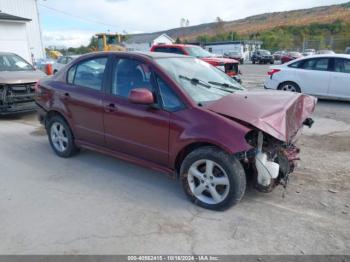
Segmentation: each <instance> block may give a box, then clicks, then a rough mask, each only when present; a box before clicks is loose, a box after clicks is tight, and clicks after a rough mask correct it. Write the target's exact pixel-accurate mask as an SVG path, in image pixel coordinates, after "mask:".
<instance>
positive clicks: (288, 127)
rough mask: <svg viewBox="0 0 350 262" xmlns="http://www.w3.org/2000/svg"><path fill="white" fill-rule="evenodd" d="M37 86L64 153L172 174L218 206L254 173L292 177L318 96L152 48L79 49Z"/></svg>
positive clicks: (269, 184) (276, 179)
mask: <svg viewBox="0 0 350 262" xmlns="http://www.w3.org/2000/svg"><path fill="white" fill-rule="evenodd" d="M36 92H37V97H36V103H37V105H38V106H39V109H38V114H39V119H40V120H41V122H42V123H43V124H44V125H45V127H46V130H47V134H48V137H49V141H50V144H51V147H52V149H53V151H54V152H55V153H56V154H57V155H58V156H60V157H70V156H72V155H74V154H75V153H77V152H78V151H79V149H80V148H85V149H90V150H95V151H98V152H101V153H104V154H108V155H111V156H114V157H117V158H120V159H124V160H127V161H130V162H133V163H136V164H139V165H142V166H145V167H148V168H152V169H154V170H159V171H162V172H165V173H168V174H171V175H172V176H173V177H174V178H179V179H180V180H181V182H182V186H183V188H184V191H185V193H186V194H187V196H188V197H189V199H190V200H191V201H193V202H194V203H196V204H198V205H199V206H202V207H205V208H209V209H215V210H218V209H225V208H228V207H229V206H232V205H234V204H236V203H238V202H239V201H240V200H241V198H242V197H243V195H244V193H245V190H246V177H247V175H248V174H249V175H252V176H253V177H254V181H255V184H256V187H257V188H258V189H260V190H262V191H265V192H268V191H271V190H272V189H273V188H274V187H275V186H277V185H278V184H286V183H287V181H288V176H289V174H290V173H291V172H293V169H294V165H295V160H296V159H297V155H298V152H299V151H298V149H297V148H296V146H295V141H296V140H297V138H298V136H299V135H300V130H301V128H302V126H303V125H309V126H311V124H312V120H311V119H310V118H309V116H310V114H311V113H312V112H313V111H314V108H315V104H316V99H315V98H314V97H311V96H307V95H303V94H296V93H289V92H280V93H278V94H277V93H276V92H271V93H270V92H267V91H261V92H248V91H245V90H244V88H242V86H240V85H239V84H238V83H237V82H236V81H234V80H233V79H232V78H230V77H229V76H227V75H226V74H225V73H224V72H222V71H220V70H218V69H216V68H215V67H213V66H211V65H210V64H208V63H206V62H203V61H201V60H199V59H196V58H194V57H190V56H181V55H176V54H165V53H151V52H149V53H136V52H135V53H133V52H129V53H123V52H101V53H92V54H88V55H85V56H82V57H79V58H77V59H76V60H74V61H73V62H71V63H70V64H69V65H67V66H66V67H65V68H63V69H62V70H61V71H59V72H58V73H57V74H56V75H55V76H53V77H51V78H48V79H45V80H42V81H41V82H40V83H38V84H37V86H36Z"/></svg>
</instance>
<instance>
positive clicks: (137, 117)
mask: <svg viewBox="0 0 350 262" xmlns="http://www.w3.org/2000/svg"><path fill="white" fill-rule="evenodd" d="M134 88H147V89H149V90H151V91H152V92H153V93H154V97H155V99H156V100H157V95H156V90H155V85H154V83H153V81H152V73H151V70H150V68H149V66H148V65H147V64H145V63H142V62H140V61H137V60H134V59H129V58H120V59H116V60H115V62H114V69H113V72H112V83H111V92H110V94H109V95H106V97H105V99H104V102H103V104H104V107H105V113H104V127H105V139H106V145H107V147H109V148H110V149H112V150H114V151H117V152H121V153H126V154H128V155H131V156H134V157H137V158H141V159H144V160H148V161H152V162H154V163H157V164H161V165H167V164H168V153H169V152H168V151H169V148H168V143H169V141H168V140H169V118H170V117H169V112H166V111H163V110H161V109H158V108H157V105H154V106H153V107H151V106H148V105H139V104H133V103H130V102H129V101H128V95H129V92H130V90H131V89H134Z"/></svg>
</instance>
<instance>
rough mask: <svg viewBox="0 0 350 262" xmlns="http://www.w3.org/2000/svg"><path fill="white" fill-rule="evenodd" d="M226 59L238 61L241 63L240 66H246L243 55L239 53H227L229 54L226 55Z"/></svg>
mask: <svg viewBox="0 0 350 262" xmlns="http://www.w3.org/2000/svg"><path fill="white" fill-rule="evenodd" d="M224 57H226V58H231V59H234V60H237V61H239V63H240V64H244V57H243V54H242V53H241V52H239V51H230V52H227V53H225V55H224Z"/></svg>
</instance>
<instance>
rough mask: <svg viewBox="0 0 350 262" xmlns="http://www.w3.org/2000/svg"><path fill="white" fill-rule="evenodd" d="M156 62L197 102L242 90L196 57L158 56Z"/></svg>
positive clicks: (212, 99) (227, 77)
mask: <svg viewBox="0 0 350 262" xmlns="http://www.w3.org/2000/svg"><path fill="white" fill-rule="evenodd" d="M156 62H157V63H158V64H159V65H160V66H161V67H162V68H163V69H164V70H165V71H166V72H167V73H168V74H169V76H170V77H171V78H172V79H173V80H175V82H177V83H178V84H179V86H180V87H182V88H183V90H184V91H185V92H186V93H187V94H188V95H189V96H190V97H191V98H192V99H193V100H194V101H195V102H196V103H198V104H200V103H203V102H208V101H215V100H219V99H220V98H222V97H224V96H227V95H229V94H231V93H233V92H235V91H237V90H244V88H243V87H242V86H241V85H240V84H238V83H237V81H235V80H234V79H232V78H231V77H229V76H228V75H226V74H225V73H224V72H222V71H220V70H219V69H217V68H215V67H213V66H212V65H210V64H208V63H206V62H204V61H202V60H199V59H196V58H190V57H184V58H158V59H156Z"/></svg>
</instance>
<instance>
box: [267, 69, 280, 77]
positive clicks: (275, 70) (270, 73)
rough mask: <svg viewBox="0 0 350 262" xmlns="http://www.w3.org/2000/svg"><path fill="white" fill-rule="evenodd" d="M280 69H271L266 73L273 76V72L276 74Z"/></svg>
mask: <svg viewBox="0 0 350 262" xmlns="http://www.w3.org/2000/svg"><path fill="white" fill-rule="evenodd" d="M280 71H281V69H271V70H270V71H269V72H267V74H268V75H269V76H273V75H274V74H276V73H278V72H280Z"/></svg>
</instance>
